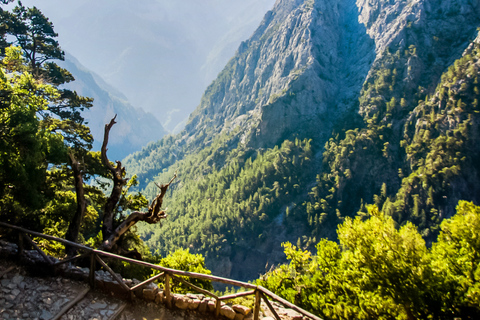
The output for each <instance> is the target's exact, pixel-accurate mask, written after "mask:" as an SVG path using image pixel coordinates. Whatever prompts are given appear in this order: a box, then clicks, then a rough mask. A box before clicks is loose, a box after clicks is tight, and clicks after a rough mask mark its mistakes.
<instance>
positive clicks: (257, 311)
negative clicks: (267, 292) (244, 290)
mask: <svg viewBox="0 0 480 320" xmlns="http://www.w3.org/2000/svg"><path fill="white" fill-rule="evenodd" d="M260 301H261V297H260V290H258V289H256V290H255V307H254V310H253V320H258V316H259V315H260Z"/></svg>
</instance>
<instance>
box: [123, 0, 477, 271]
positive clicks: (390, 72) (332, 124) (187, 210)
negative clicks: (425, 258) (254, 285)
mask: <svg viewBox="0 0 480 320" xmlns="http://www.w3.org/2000/svg"><path fill="white" fill-rule="evenodd" d="M478 26H480V1H477V0H476V1H469V2H464V1H455V0H448V1H442V2H441V3H440V4H438V3H434V2H433V1H429V0H416V1H403V0H396V1H393V0H392V1H385V0H369V1H361V0H358V1H353V0H315V1H314V0H278V1H277V2H276V4H275V6H274V8H273V9H272V10H271V11H270V12H268V13H267V14H266V15H265V18H264V20H263V21H262V23H261V25H260V27H259V28H258V29H257V31H256V32H255V33H254V34H253V36H252V37H251V38H250V39H248V40H247V41H245V42H243V43H242V44H241V45H240V47H239V49H238V51H237V53H236V55H235V56H234V57H233V58H232V59H231V60H230V62H229V63H228V64H227V66H226V67H225V69H224V70H223V71H222V72H221V73H220V75H219V76H218V78H217V79H216V80H215V81H214V82H213V83H212V84H211V85H210V86H209V87H208V89H207V90H206V91H205V94H204V95H203V98H202V100H201V103H200V106H199V107H198V108H197V109H196V110H195V112H193V113H192V115H191V116H190V118H189V121H188V124H187V126H186V128H185V130H184V131H182V132H181V133H180V134H178V135H176V136H169V137H168V138H166V139H163V140H162V141H160V142H158V143H156V144H152V145H150V146H148V147H147V148H145V149H143V150H142V151H141V152H139V153H136V154H134V155H132V156H130V157H128V159H127V166H128V167H129V169H130V170H131V171H130V172H135V173H137V174H139V177H140V181H141V186H142V188H143V189H144V190H145V191H146V193H147V194H153V192H154V190H155V187H154V185H153V182H152V180H157V181H158V180H162V181H168V180H167V179H168V178H167V177H168V176H169V175H172V174H173V171H175V170H177V171H178V172H179V180H180V183H179V184H178V185H177V186H176V187H174V188H172V194H170V195H169V199H168V200H167V201H168V202H169V206H170V205H172V207H171V208H172V209H171V210H172V211H171V212H170V217H169V220H168V222H166V223H165V226H163V227H162V228H160V229H152V228H145V229H141V230H140V231H141V234H142V236H143V237H144V238H145V239H147V243H148V244H149V245H150V246H152V247H153V250H157V252H159V253H162V254H163V253H164V252H168V250H173V249H175V248H178V247H190V248H191V249H192V250H194V251H196V252H201V253H203V254H205V255H206V256H207V264H209V267H210V268H211V269H212V271H213V272H214V273H218V272H219V271H220V272H222V274H224V275H226V276H233V277H238V278H242V279H252V278H255V277H256V276H258V273H261V272H264V271H265V270H261V269H262V266H261V265H265V263H267V262H268V263H269V264H270V265H271V264H272V263H273V264H276V263H279V262H281V257H280V256H281V254H279V252H280V251H281V247H280V243H281V242H282V241H285V240H290V241H292V239H297V238H300V240H299V242H298V243H299V244H300V245H305V246H307V245H310V244H312V243H315V242H316V240H318V238H319V237H334V236H335V227H336V224H337V223H338V222H341V221H343V219H344V218H345V216H354V215H355V214H356V213H357V212H358V211H359V210H364V205H365V203H375V204H377V205H378V206H380V207H383V208H384V210H386V211H387V212H389V213H390V214H391V215H392V216H394V217H395V219H396V220H397V222H398V223H399V224H402V223H404V222H405V221H407V220H411V221H414V222H415V223H417V224H418V225H419V228H420V229H421V230H422V233H423V234H424V235H425V236H426V237H428V236H432V235H433V234H434V233H435V230H436V226H438V223H439V221H441V218H440V219H439V218H438V213H440V217H444V216H445V215H446V213H447V212H450V211H453V208H452V206H454V205H455V204H454V203H453V202H451V201H447V202H445V201H443V200H442V199H445V198H448V199H450V196H451V195H452V193H453V194H456V195H455V197H452V199H454V198H455V199H459V198H466V199H468V200H475V198H474V197H473V198H472V194H471V193H468V194H466V193H464V191H462V190H465V189H464V188H463V187H462V188H463V189H462V188H459V189H454V188H453V189H449V187H447V185H450V181H452V184H453V183H454V181H453V180H444V181H446V182H442V181H441V179H443V178H445V179H446V178H447V176H445V175H444V174H445V172H446V171H448V170H450V169H449V168H452V167H453V166H455V165H458V166H460V162H458V163H457V162H455V161H460V160H459V159H463V158H465V159H474V157H475V154H477V152H476V151H474V150H473V149H472V148H463V149H461V150H460V149H459V150H457V152H459V153H458V154H457V155H456V156H455V157H452V159H453V160H452V162H448V163H442V164H441V165H436V166H434V168H433V171H432V170H431V169H432V168H430V169H428V168H426V161H425V160H421V161H420V160H418V159H419V158H422V157H423V158H422V159H427V158H428V154H429V152H431V153H432V154H435V156H432V157H438V155H439V154H448V153H449V152H450V151H448V152H447V151H445V150H444V151H440V152H439V151H438V150H434V149H431V150H430V151H429V150H425V149H422V150H423V151H422V152H419V151H418V150H420V149H419V147H418V146H417V143H418V140H422V141H423V143H424V144H425V145H428V144H429V143H432V144H433V143H434V142H435V141H433V140H429V139H431V138H432V137H433V138H435V139H436V138H438V137H440V138H439V139H440V140H441V141H443V140H442V139H443V138H442V137H444V136H445V137H447V136H448V135H452V134H455V133H454V131H455V130H456V131H455V132H457V131H458V130H461V128H462V127H463V126H465V124H462V121H457V122H456V125H453V123H452V125H453V127H451V128H450V129H451V130H450V129H449V130H450V131H451V132H450V133H449V130H445V125H444V124H443V122H441V121H446V120H445V119H443V118H438V124H437V126H436V127H435V123H436V121H437V120H435V121H434V120H432V123H433V127H434V128H436V130H437V131H435V134H434V135H433V136H432V137H429V138H428V139H427V136H426V135H425V128H422V129H423V131H421V128H417V129H415V126H416V125H418V124H419V123H421V121H420V118H422V117H427V116H430V118H431V119H437V118H435V117H434V116H432V115H431V110H432V108H429V109H426V108H425V107H424V104H426V102H425V101H429V99H431V97H432V96H434V95H439V94H440V92H441V89H439V88H438V86H439V84H440V83H441V81H447V80H444V78H445V77H446V76H445V74H446V73H450V71H448V72H447V70H449V69H448V68H449V67H450V66H451V65H452V64H453V63H454V62H455V61H456V60H457V59H459V58H461V57H462V55H463V54H464V52H465V50H466V49H467V47H469V46H470V45H471V43H472V41H473V40H474V39H475V37H476V36H477V30H476V28H477V27H478ZM469 59H471V60H472V59H473V60H472V61H473V62H471V61H470V60H468V61H470V62H468V63H467V62H462V63H459V64H460V65H462V66H464V68H468V69H469V70H470V69H471V70H473V71H471V72H470V73H466V72H464V71H462V70H463V69H462V68H463V67H462V68H457V69H458V70H457V69H455V70H457V71H452V72H453V73H452V74H455V75H456V78H455V79H454V78H452V79H451V82H452V83H456V84H457V85H460V86H461V85H462V83H463V82H465V81H466V80H462V79H467V78H468V77H470V78H471V80H472V81H473V82H471V81H470V80H469V81H467V82H466V83H467V84H465V85H463V86H464V87H465V88H467V87H466V86H468V90H470V91H468V94H467V96H462V97H461V99H462V101H469V102H471V103H472V104H473V102H474V99H475V97H476V95H478V90H477V89H474V87H475V84H474V81H475V73H476V72H477V71H478V69H476V67H474V66H475V63H476V62H475V61H476V60H475V59H476V58H471V57H470V58H469ZM469 74H470V75H469ZM442 75H443V77H442ZM452 77H453V76H452ZM442 79H443V80H442ZM449 81H450V80H449ZM442 83H444V82H442ZM470 84H471V86H470ZM441 85H443V84H441ZM445 86H447V85H446V84H445ZM450 86H451V85H448V86H447V87H449V88H450ZM453 87H455V85H454V86H453ZM465 90H467V89H465ZM475 90H477V91H475ZM444 91H445V90H444ZM476 92H477V93H476ZM448 97H450V99H451V100H452V101H454V103H455V104H458V101H457V100H458V99H460V96H459V95H454V94H450V95H448ZM444 99H447V98H445V97H444ZM432 103H433V102H432ZM460 106H461V103H460ZM442 108H443V109H442ZM445 108H446V106H443V107H442V105H441V107H440V109H439V110H436V109H435V112H436V113H438V112H440V113H441V114H447V113H448V112H449V111H448V110H447V109H445ZM457 108H459V109H458V110H460V111H461V115H460V116H459V117H460V118H461V119H464V118H468V119H471V123H474V124H475V123H477V120H476V119H477V118H476V117H477V116H476V112H475V111H474V110H476V109H475V108H476V107H473V109H472V108H464V107H457ZM419 110H424V111H419ZM442 110H443V111H442ZM460 111H459V112H460ZM419 117H420V118H419ZM422 119H423V118H422ZM475 128H476V126H473V129H472V130H471V131H465V130H463V131H461V133H460V134H463V135H465V136H466V137H472V136H475V134H476V132H477V131H476V129H475ZM432 132H433V130H432ZM296 139H297V140H296ZM303 139H307V140H303ZM445 139H446V138H445ZM287 140H290V141H295V142H294V143H293V142H288V141H287ZM302 140H303V141H304V142H301V141H302ZM440 140H438V141H437V142H436V143H437V144H438V145H441V144H442V142H441V141H440ZM305 141H308V142H305ZM472 141H476V138H475V139H473V138H472ZM310 142H311V145H312V149H310ZM467 145H469V146H470V145H472V144H470V143H469V144H467ZM438 148H442V147H438ZM415 150H416V151H415ZM472 150H473V151H472ZM417 151H418V152H417ZM311 152H313V156H312V155H311V154H310V153H311ZM454 158H455V159H457V160H454ZM412 159H417V160H416V162H415V163H414V162H413V160H412ZM322 160H323V163H322ZM469 161H470V160H469ZM472 161H473V160H472ZM467 162H468V161H467ZM251 167H253V169H252V168H251ZM255 168H257V169H255ZM460 168H461V169H460V170H459V171H455V170H453V171H452V170H450V171H448V172H450V173H451V172H453V176H454V177H458V176H457V175H459V176H464V175H466V172H467V171H468V170H470V169H472V170H474V169H473V168H474V167H473V166H466V165H463V167H460ZM427 169H428V170H430V171H428V170H427ZM256 170H257V171H256ZM419 170H420V171H419ZM422 170H423V171H422ZM425 170H426V171H425ZM442 170H443V171H442ZM462 170H463V171H462ZM475 170H476V169H475ZM427 171H428V176H429V177H432V179H430V178H429V179H430V180H428V181H425V182H423V185H422V183H420V182H418V181H421V179H418V178H415V176H418V175H419V176H420V177H421V176H422V174H424V176H423V177H425V174H426V173H427ZM475 172H476V171H475ZM474 176H475V178H472V179H473V180H472V179H471V180H469V182H468V184H466V183H458V182H457V184H459V185H462V186H465V185H469V184H472V183H475V182H473V181H476V180H475V179H477V175H476V174H475V175H474ZM439 177H443V178H440V180H439ZM450 178H451V176H450ZM450 178H448V179H450ZM416 179H417V180H416ZM462 179H463V178H462ZM239 181H243V182H242V183H243V185H244V186H245V187H244V188H242V187H241V186H240V187H238V183H239ZM412 181H416V182H414V183H413V184H412ZM432 181H433V182H432ZM462 181H463V180H462ZM250 185H252V187H250ZM420 186H421V187H422V188H424V189H425V190H424V191H422V192H417V191H418V190H419V187H420ZM430 187H432V188H431V190H430V189H429V188H430ZM422 190H423V189H422ZM429 190H430V191H429ZM477 200H480V199H477ZM422 210H423V211H422ZM449 210H450V211H449ZM232 212H234V213H232ZM222 213H223V214H222ZM231 215H233V217H231ZM226 221H227V222H226ZM194 225H198V226H201V228H200V227H199V228H200V229H199V230H196V229H195V228H193V227H192V226H194ZM210 238H211V239H217V241H216V242H215V241H214V240H212V241H213V242H212V241H210V240H209V239H210ZM293 241H295V240H293ZM202 243H203V245H202ZM205 244H208V246H210V244H212V245H211V247H206V245H205ZM253 260H256V261H258V263H256V264H255V265H254V266H253V267H252V264H251V263H250V262H251V261H253ZM248 266H251V267H250V268H249V267H248ZM246 269H247V270H246Z"/></svg>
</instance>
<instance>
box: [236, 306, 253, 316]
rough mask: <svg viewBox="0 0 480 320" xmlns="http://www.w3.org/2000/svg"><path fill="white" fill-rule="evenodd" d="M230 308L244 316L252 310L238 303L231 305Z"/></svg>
mask: <svg viewBox="0 0 480 320" xmlns="http://www.w3.org/2000/svg"><path fill="white" fill-rule="evenodd" d="M232 309H233V310H235V312H237V313H241V314H243V315H244V316H246V315H248V314H249V313H250V312H251V311H252V309H250V308H248V307H245V306H242V305H239V304H235V305H233V306H232Z"/></svg>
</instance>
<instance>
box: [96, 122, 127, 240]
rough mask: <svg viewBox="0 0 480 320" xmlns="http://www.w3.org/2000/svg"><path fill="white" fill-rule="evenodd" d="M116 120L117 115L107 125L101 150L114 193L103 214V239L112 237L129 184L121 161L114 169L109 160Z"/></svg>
mask: <svg viewBox="0 0 480 320" xmlns="http://www.w3.org/2000/svg"><path fill="white" fill-rule="evenodd" d="M116 118H117V115H115V117H113V119H112V120H110V123H109V124H106V125H105V133H104V136H103V144H102V150H101V157H102V162H103V165H104V166H105V167H106V168H107V169H108V170H109V171H110V173H111V174H112V176H113V189H112V193H111V194H110V196H109V197H108V199H107V202H106V204H105V209H104V212H103V225H102V235H103V239H108V238H109V237H110V236H111V235H112V232H113V217H114V211H115V206H116V205H117V203H118V201H119V200H120V197H121V195H122V189H123V186H124V185H125V184H126V183H127V180H126V179H124V178H123V176H124V175H125V168H124V167H122V163H121V162H120V161H116V163H117V166H116V167H114V166H113V165H112V164H111V163H110V160H108V157H107V150H108V149H107V145H108V136H109V134H110V129H111V128H112V127H113V125H114V124H115V123H116V122H115V119H116Z"/></svg>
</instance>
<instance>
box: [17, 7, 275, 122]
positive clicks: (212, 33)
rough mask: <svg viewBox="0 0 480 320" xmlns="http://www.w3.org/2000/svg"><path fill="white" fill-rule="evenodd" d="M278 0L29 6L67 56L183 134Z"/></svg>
mask: <svg viewBox="0 0 480 320" xmlns="http://www.w3.org/2000/svg"><path fill="white" fill-rule="evenodd" d="M274 2H275V0H183V1H175V0H173V1H172V0H140V1H131V0H128V1H127V0H76V1H70V0H68V1H67V0H36V1H34V0H23V1H22V3H23V4H24V5H25V6H36V7H37V8H39V9H40V10H41V11H42V12H43V13H44V14H45V15H46V16H47V17H49V18H50V20H51V21H52V22H53V24H54V26H55V30H56V32H57V33H58V34H59V38H58V39H59V42H60V45H61V47H62V48H63V49H64V50H65V51H67V52H69V53H70V54H72V55H73V56H75V57H76V58H77V59H78V60H79V61H80V63H82V64H83V65H84V66H85V67H87V68H88V69H90V70H91V71H93V72H95V73H97V74H98V75H100V76H101V77H102V78H103V79H104V80H105V81H106V82H107V83H109V84H111V85H112V86H114V87H115V88H117V89H118V90H119V91H121V92H122V93H123V94H124V95H125V96H126V97H127V98H128V99H129V101H130V102H131V103H132V104H133V105H134V106H135V107H142V108H144V109H145V110H146V111H150V112H152V113H154V114H155V116H156V117H157V118H158V119H159V120H160V121H161V123H162V124H163V125H164V126H165V127H166V128H167V129H168V130H173V129H174V128H175V126H177V131H178V128H179V127H178V126H179V124H180V123H181V122H182V121H184V120H186V118H187V117H188V115H189V114H190V113H191V112H192V111H193V110H194V109H195V107H196V106H197V105H198V103H199V102H200V98H201V95H202V93H203V91H204V90H205V88H206V87H207V86H208V85H209V84H210V83H211V81H212V80H213V79H214V78H215V77H216V75H217V74H218V73H219V72H220V71H221V70H222V68H223V66H225V64H226V63H227V62H228V60H229V59H230V58H231V57H232V56H233V55H234V53H235V50H236V49H237V47H238V45H239V44H240V42H241V41H243V40H246V39H248V38H249V37H250V35H251V34H252V33H253V31H254V30H255V29H256V28H257V27H258V25H259V24H260V22H261V20H262V18H263V16H264V15H265V13H266V12H267V11H268V10H270V9H271V8H272V7H273V4H274ZM180 126H181V125H180Z"/></svg>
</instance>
